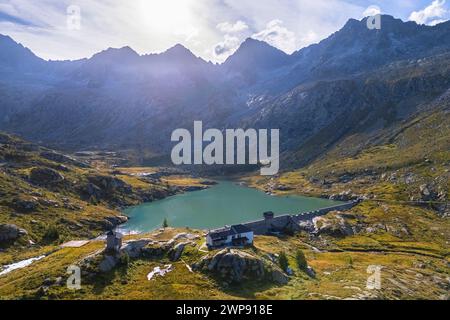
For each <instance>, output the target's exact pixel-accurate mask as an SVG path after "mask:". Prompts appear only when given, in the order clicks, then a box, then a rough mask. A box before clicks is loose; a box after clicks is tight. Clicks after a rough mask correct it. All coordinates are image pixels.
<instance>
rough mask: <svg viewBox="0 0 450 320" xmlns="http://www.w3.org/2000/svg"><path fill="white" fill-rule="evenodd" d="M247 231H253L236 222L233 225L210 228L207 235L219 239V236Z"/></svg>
mask: <svg viewBox="0 0 450 320" xmlns="http://www.w3.org/2000/svg"><path fill="white" fill-rule="evenodd" d="M248 232H253V231H252V230H251V229H250V228H248V227H246V226H244V225H242V224H238V225H234V226H231V227H230V226H227V227H224V228H221V229H216V230H211V231H210V232H209V233H208V235H209V236H210V237H211V239H213V240H215V239H220V238H226V237H228V236H233V235H236V234H241V233H248Z"/></svg>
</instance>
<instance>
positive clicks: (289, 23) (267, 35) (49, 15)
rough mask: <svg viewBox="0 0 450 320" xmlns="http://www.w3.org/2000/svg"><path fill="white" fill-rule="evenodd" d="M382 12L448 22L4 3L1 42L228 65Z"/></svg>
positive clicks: (301, 2)
mask: <svg viewBox="0 0 450 320" xmlns="http://www.w3.org/2000/svg"><path fill="white" fill-rule="evenodd" d="M373 6H375V7H373ZM368 8H369V9H368ZM78 11H79V13H80V14H79V17H80V18H79V19H78V18H77V17H78ZM379 11H381V12H382V13H387V14H391V15H393V16H395V17H398V18H401V19H403V20H414V21H416V22H418V23H421V24H436V23H439V22H442V21H446V20H448V19H450V5H449V3H446V0H394V1H393V0H371V1H365V0H314V1H311V0H128V1H124V0H0V34H4V35H9V36H11V37H12V38H14V39H15V40H16V41H18V42H20V43H22V44H23V45H25V46H26V47H29V48H30V49H31V50H32V51H33V52H35V53H36V54H37V55H38V56H40V57H42V58H45V59H58V60H61V59H78V58H85V57H90V56H92V55H93V54H94V53H96V52H99V51H101V50H104V49H106V48H109V47H115V48H117V47H123V46H130V47H131V48H133V49H134V50H136V51H137V52H138V53H140V54H144V53H156V52H162V51H165V50H166V49H168V48H170V47H172V46H173V45H175V44H177V43H181V44H183V45H184V46H185V47H187V48H189V49H190V50H191V51H192V52H193V53H194V54H196V55H197V56H200V57H202V58H204V59H205V60H210V61H213V62H222V61H224V60H225V59H226V58H227V57H228V56H229V55H230V54H232V53H233V52H234V51H235V50H236V49H237V48H238V46H239V45H240V43H241V42H242V41H243V40H245V39H246V38H248V37H253V38H256V39H259V40H264V41H266V42H268V43H270V44H271V45H273V46H275V47H277V48H279V49H281V50H283V51H285V52H287V53H292V52H293V51H295V50H298V49H300V48H302V47H304V46H307V45H309V44H312V43H316V42H318V41H320V40H322V39H324V38H325V37H327V36H329V35H330V34H331V33H333V32H335V31H337V30H338V29H340V28H341V27H342V26H343V25H344V24H345V22H346V21H347V20H348V19H349V18H356V19H361V18H362V17H364V16H365V15H369V14H373V13H377V12H379ZM78 22H79V23H78ZM78 26H80V28H78Z"/></svg>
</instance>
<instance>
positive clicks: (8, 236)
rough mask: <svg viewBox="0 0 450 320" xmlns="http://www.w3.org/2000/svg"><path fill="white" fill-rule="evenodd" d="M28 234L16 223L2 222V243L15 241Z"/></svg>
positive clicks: (0, 227)
mask: <svg viewBox="0 0 450 320" xmlns="http://www.w3.org/2000/svg"><path fill="white" fill-rule="evenodd" d="M26 234H27V231H26V230H24V229H20V228H19V227H18V226H16V225H14V224H0V243H2V242H10V241H15V240H17V239H19V238H20V237H22V236H24V235H26Z"/></svg>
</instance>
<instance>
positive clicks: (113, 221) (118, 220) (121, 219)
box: [105, 216, 128, 229]
mask: <svg viewBox="0 0 450 320" xmlns="http://www.w3.org/2000/svg"><path fill="white" fill-rule="evenodd" d="M105 221H106V224H107V226H109V225H111V227H112V228H111V229H113V228H115V227H117V226H120V225H121V224H124V223H125V222H127V221H128V217H126V216H111V217H106V218H105Z"/></svg>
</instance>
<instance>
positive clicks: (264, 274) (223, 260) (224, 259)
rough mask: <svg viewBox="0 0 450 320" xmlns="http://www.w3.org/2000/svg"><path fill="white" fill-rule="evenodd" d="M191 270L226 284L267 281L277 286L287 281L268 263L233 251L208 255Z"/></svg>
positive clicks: (279, 271)
mask: <svg viewBox="0 0 450 320" xmlns="http://www.w3.org/2000/svg"><path fill="white" fill-rule="evenodd" d="M192 269H193V270H198V271H202V272H206V273H210V274H212V275H213V276H216V277H219V278H221V279H222V280H223V281H224V282H226V283H239V282H241V281H243V280H252V281H261V280H269V281H272V282H274V283H277V284H286V283H287V281H288V279H289V278H288V277H287V275H286V274H284V272H282V271H281V269H280V268H279V267H278V266H276V265H275V264H273V263H271V262H270V261H266V260H264V259H263V258H260V257H257V256H254V255H252V254H249V253H247V252H244V251H240V250H234V249H224V250H222V251H220V252H218V253H216V254H213V255H208V256H206V257H204V258H202V259H201V260H200V261H198V262H197V263H195V264H194V265H192Z"/></svg>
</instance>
